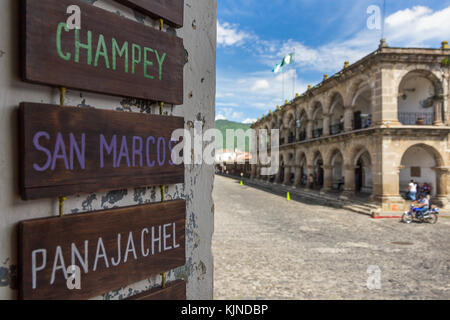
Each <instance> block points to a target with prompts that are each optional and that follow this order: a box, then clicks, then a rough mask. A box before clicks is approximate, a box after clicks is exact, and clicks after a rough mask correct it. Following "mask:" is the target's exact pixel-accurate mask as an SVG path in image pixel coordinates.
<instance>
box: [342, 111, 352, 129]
mask: <svg viewBox="0 0 450 320" xmlns="http://www.w3.org/2000/svg"><path fill="white" fill-rule="evenodd" d="M352 130H353V109H352V108H351V107H345V111H344V131H346V132H347V131H352Z"/></svg>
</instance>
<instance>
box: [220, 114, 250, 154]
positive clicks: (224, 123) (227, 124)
mask: <svg viewBox="0 0 450 320" xmlns="http://www.w3.org/2000/svg"><path fill="white" fill-rule="evenodd" d="M216 129H218V130H220V132H222V135H223V143H221V141H217V149H226V137H227V129H231V130H239V129H242V130H244V131H247V130H248V129H250V124H245V123H239V122H233V121H228V120H217V121H216ZM236 140H237V139H235V141H234V147H235V148H237V141H236ZM246 140H247V141H246V143H245V150H242V151H247V152H248V151H249V150H250V142H249V141H248V139H246Z"/></svg>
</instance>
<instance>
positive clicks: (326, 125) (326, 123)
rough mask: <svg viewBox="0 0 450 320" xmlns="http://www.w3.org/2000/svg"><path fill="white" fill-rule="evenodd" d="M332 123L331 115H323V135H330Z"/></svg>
mask: <svg viewBox="0 0 450 320" xmlns="http://www.w3.org/2000/svg"><path fill="white" fill-rule="evenodd" d="M330 123H331V115H330V114H324V115H323V136H324V137H327V136H329V135H330Z"/></svg>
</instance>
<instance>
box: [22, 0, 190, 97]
mask: <svg viewBox="0 0 450 320" xmlns="http://www.w3.org/2000/svg"><path fill="white" fill-rule="evenodd" d="M71 5H77V6H79V7H80V9H81V29H73V30H70V29H69V27H68V26H67V23H66V22H67V21H66V20H67V19H68V18H69V15H68V14H67V13H66V10H67V8H68V7H69V6H71ZM21 19H22V35H21V41H22V57H23V61H22V64H21V65H22V77H23V80H25V81H30V82H34V83H40V84H48V85H52V86H58V87H68V88H73V89H79V90H86V91H92V92H97V93H104V94H111V95H117V96H126V97H135V98H140V99H147V100H152V101H163V102H166V103H170V104H175V105H180V104H183V67H184V47H183V40H182V39H180V38H178V37H176V36H174V35H171V34H169V33H167V32H162V31H159V30H156V29H154V28H151V27H148V26H145V25H144V24H141V23H138V22H134V21H132V20H130V19H127V18H124V17H120V16H119V15H117V14H116V13H112V12H108V11H106V10H103V9H100V8H97V7H95V6H93V5H89V4H86V3H83V2H81V1H79V0H58V1H55V0H39V1H36V0H22V14H21Z"/></svg>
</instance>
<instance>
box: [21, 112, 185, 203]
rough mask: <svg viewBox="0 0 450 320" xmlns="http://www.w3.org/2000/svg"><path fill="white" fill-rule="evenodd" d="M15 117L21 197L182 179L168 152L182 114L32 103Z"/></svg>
mask: <svg viewBox="0 0 450 320" xmlns="http://www.w3.org/2000/svg"><path fill="white" fill-rule="evenodd" d="M19 118H20V120H19V122H20V123H19V127H20V151H21V152H20V160H21V178H20V184H21V185H20V190H21V195H22V198H23V199H24V200H32V199H38V198H47V197H59V196H67V195H72V194H77V193H81V192H82V193H89V192H96V191H103V190H114V189H118V188H127V187H130V188H131V187H145V186H150V185H160V184H163V185H164V184H176V183H183V182H184V165H175V164H174V163H173V162H172V157H171V151H172V149H173V147H174V146H176V145H177V144H178V141H172V140H171V137H172V133H173V131H174V130H176V129H183V128H184V119H183V118H180V117H168V116H159V115H148V114H139V113H131V112H118V111H109V110H100V109H94V108H75V107H59V106H54V105H48V104H34V103H22V104H21V106H20V112H19ZM175 162H177V161H175Z"/></svg>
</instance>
